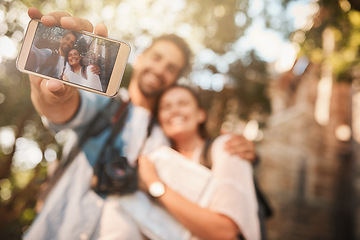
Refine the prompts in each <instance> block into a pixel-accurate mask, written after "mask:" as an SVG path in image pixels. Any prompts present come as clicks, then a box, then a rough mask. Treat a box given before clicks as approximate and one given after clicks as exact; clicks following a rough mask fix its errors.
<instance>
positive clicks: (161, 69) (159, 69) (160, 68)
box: [154, 62, 166, 75]
mask: <svg viewBox="0 0 360 240" xmlns="http://www.w3.org/2000/svg"><path fill="white" fill-rule="evenodd" d="M154 71H155V73H156V74H158V75H161V74H164V73H165V71H166V63H163V62H161V63H157V64H155V66H154Z"/></svg>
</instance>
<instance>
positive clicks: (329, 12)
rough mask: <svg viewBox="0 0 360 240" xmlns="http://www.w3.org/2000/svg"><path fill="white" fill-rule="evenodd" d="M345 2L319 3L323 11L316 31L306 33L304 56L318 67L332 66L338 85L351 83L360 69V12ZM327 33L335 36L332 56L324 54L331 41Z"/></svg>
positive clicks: (317, 21)
mask: <svg viewBox="0 0 360 240" xmlns="http://www.w3.org/2000/svg"><path fill="white" fill-rule="evenodd" d="M341 2H347V1H331V0H323V1H319V5H320V11H319V13H318V15H317V16H316V17H315V19H314V26H313V28H312V29H311V30H309V31H308V32H306V38H305V41H304V42H303V43H302V44H301V47H302V51H301V53H302V54H304V55H307V56H309V58H310V59H311V61H312V62H315V63H322V62H324V61H328V62H330V64H331V66H332V69H333V71H334V76H335V80H336V81H344V82H351V81H352V80H353V78H354V76H353V71H354V69H355V68H358V65H359V57H360V56H359V51H360V12H359V11H358V10H355V9H351V8H348V5H346V6H345V5H342V4H341ZM350 7H351V6H350ZM326 32H327V33H329V32H331V33H330V34H332V35H333V36H334V45H335V48H334V49H333V50H328V52H327V50H324V41H326V39H329V37H328V34H327V35H324V33H326Z"/></svg>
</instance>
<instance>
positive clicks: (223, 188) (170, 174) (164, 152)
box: [119, 135, 260, 240]
mask: <svg viewBox="0 0 360 240" xmlns="http://www.w3.org/2000/svg"><path fill="white" fill-rule="evenodd" d="M229 137H230V136H229V135H224V136H220V137H218V138H216V139H215V141H214V142H213V144H212V147H211V157H212V167H211V169H208V168H206V167H204V166H202V165H200V164H199V162H200V154H201V151H200V150H199V151H197V152H196V153H195V154H194V156H193V158H192V159H188V158H186V157H185V156H183V155H181V154H180V153H178V152H176V151H175V150H173V149H170V148H169V147H165V146H162V147H160V148H158V149H156V150H155V151H153V152H152V153H151V154H150V155H149V159H150V160H151V161H152V162H154V164H155V167H156V169H157V172H158V174H159V177H160V179H161V180H162V181H163V182H164V183H165V184H166V185H168V186H169V187H171V188H172V189H173V190H175V191H176V192H178V193H179V194H181V195H182V196H183V197H185V198H187V199H188V200H189V201H191V202H194V203H196V204H198V205H199V206H201V207H204V208H208V209H210V210H212V211H214V212H217V213H221V214H223V215H225V216H227V217H229V218H230V219H232V220H233V221H234V222H235V223H236V225H237V226H238V227H239V229H240V230H241V232H242V234H243V235H244V237H245V238H246V239H250V240H257V239H260V223H259V219H258V203H257V199H256V194H255V187H254V181H253V170H252V166H251V164H250V163H249V162H248V161H246V160H243V159H240V158H239V157H237V156H235V155H230V154H228V153H227V152H226V151H225V150H224V143H225V142H226V141H227V140H228V139H229ZM119 200H120V205H121V206H122V209H123V210H124V211H125V212H126V213H127V214H129V215H130V216H131V217H132V218H133V219H134V221H135V222H137V224H138V225H139V228H140V229H141V230H142V232H143V233H144V234H145V235H147V237H149V238H150V239H153V240H167V239H172V240H189V239H191V240H195V239H197V238H196V237H194V236H191V233H190V232H189V231H188V230H187V229H186V228H184V227H183V226H182V225H181V224H180V223H179V222H178V221H177V220H176V219H175V218H174V217H172V215H171V214H170V213H169V212H168V211H166V210H165V209H164V208H163V207H161V206H160V205H158V204H157V203H156V202H154V201H152V200H151V199H150V198H149V197H148V196H147V195H146V194H143V193H139V192H138V193H137V194H135V195H128V196H125V197H123V198H121V199H119ZM150 219H151V220H150ZM209 227H211V226H209Z"/></svg>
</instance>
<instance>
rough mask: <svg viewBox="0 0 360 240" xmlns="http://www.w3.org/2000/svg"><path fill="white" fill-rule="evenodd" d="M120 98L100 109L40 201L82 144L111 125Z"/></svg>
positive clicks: (60, 164) (61, 162) (54, 175)
mask: <svg viewBox="0 0 360 240" xmlns="http://www.w3.org/2000/svg"><path fill="white" fill-rule="evenodd" d="M118 99H120V98H116V99H115V98H112V99H111V100H110V102H109V103H108V104H107V105H106V106H105V107H104V108H103V110H102V111H100V112H99V113H98V114H97V115H96V117H95V118H94V119H93V120H92V121H91V122H90V123H89V124H88V127H87V129H86V130H85V131H84V134H83V135H82V136H80V137H79V141H78V144H77V145H76V146H74V147H73V148H72V149H71V151H70V152H69V154H68V155H66V156H64V155H63V158H62V160H61V161H60V163H59V166H58V167H57V168H56V170H55V172H54V174H53V176H52V177H51V178H50V179H49V180H48V183H47V185H46V187H45V189H44V190H43V191H41V193H40V195H39V197H38V201H39V202H40V203H41V202H43V201H45V199H46V198H47V196H48V195H49V193H50V191H51V190H52V189H53V188H54V186H55V185H56V183H57V182H58V181H59V180H60V178H61V176H62V175H63V173H64V172H65V170H66V169H67V168H68V167H69V166H70V164H71V163H72V162H73V160H74V159H75V157H76V156H77V155H78V154H79V152H80V150H81V148H82V146H83V145H84V144H85V142H86V141H87V140H88V139H90V138H91V137H93V136H96V135H97V134H99V133H101V132H102V131H103V130H104V129H105V128H107V127H109V126H110V125H111V117H112V116H114V112H116V111H117V109H118V108H119V107H120V105H123V104H122V103H123V102H122V100H118Z"/></svg>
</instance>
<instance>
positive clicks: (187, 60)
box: [145, 34, 193, 77]
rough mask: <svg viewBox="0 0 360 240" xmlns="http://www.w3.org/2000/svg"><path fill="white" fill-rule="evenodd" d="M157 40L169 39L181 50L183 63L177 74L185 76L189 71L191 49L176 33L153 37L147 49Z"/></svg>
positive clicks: (191, 55)
mask: <svg viewBox="0 0 360 240" xmlns="http://www.w3.org/2000/svg"><path fill="white" fill-rule="evenodd" d="M158 41H170V42H172V43H174V44H175V45H176V46H177V47H178V48H179V49H180V50H181V52H182V53H183V54H184V60H185V64H184V67H183V69H182V70H181V72H180V74H179V77H180V76H185V75H186V74H187V73H188V72H189V71H190V65H191V61H192V57H193V54H192V51H191V49H190V47H189V45H188V43H187V42H186V41H185V40H184V39H183V38H181V37H179V36H177V35H176V34H164V35H161V36H160V37H157V38H155V39H154V40H153V42H152V44H151V45H150V46H149V47H148V48H147V49H150V48H151V47H152V46H154V44H155V43H156V42H158ZM145 51H146V50H145Z"/></svg>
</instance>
